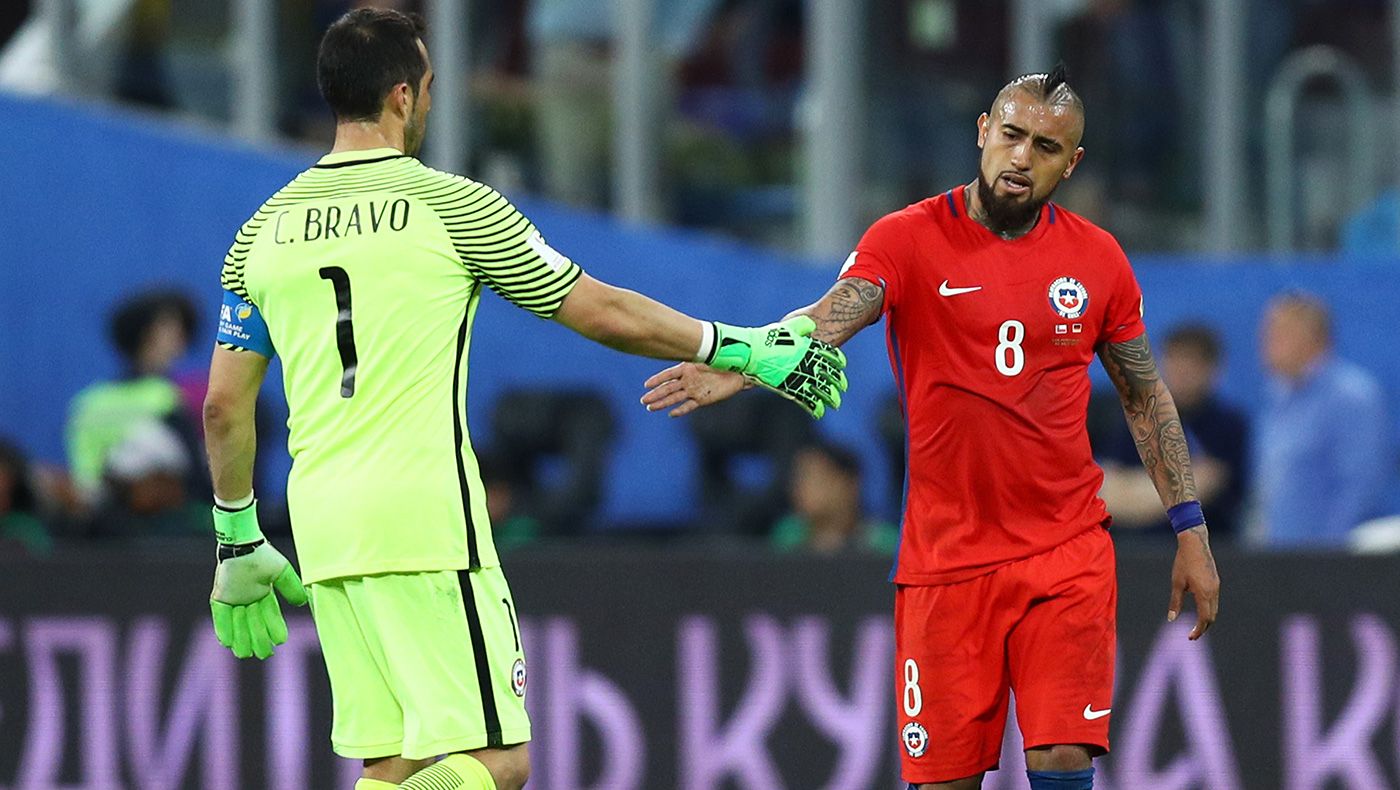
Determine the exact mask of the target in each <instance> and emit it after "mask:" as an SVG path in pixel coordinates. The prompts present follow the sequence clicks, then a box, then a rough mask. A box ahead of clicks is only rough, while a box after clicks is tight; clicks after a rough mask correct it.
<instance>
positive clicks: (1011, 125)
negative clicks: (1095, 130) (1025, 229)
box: [977, 91, 1084, 221]
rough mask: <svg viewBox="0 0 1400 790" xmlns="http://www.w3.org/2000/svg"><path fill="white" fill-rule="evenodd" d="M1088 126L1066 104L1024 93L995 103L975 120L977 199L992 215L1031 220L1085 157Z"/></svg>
mask: <svg viewBox="0 0 1400 790" xmlns="http://www.w3.org/2000/svg"><path fill="white" fill-rule="evenodd" d="M1083 128H1084V121H1083V118H1082V117H1081V116H1080V114H1079V112H1078V111H1077V110H1075V109H1074V108H1073V107H1071V106H1069V105H1066V104H1055V103H1046V102H1043V101H1040V100H1038V99H1036V98H1035V97H1034V96H1032V95H1031V94H1030V93H1028V92H1026V91H1011V92H1009V93H1007V94H1006V95H1003V96H1000V97H998V99H997V104H996V105H995V106H994V107H992V111H991V112H990V113H983V114H982V117H981V118H978V119H977V147H978V148H981V149H982V164H981V170H980V172H979V178H980V181H981V184H980V185H979V186H980V188H979V190H978V192H979V197H981V198H982V199H983V201H984V203H985V202H988V201H990V203H991V205H986V206H984V208H985V209H986V210H987V213H988V214H989V215H991V216H996V215H998V214H1022V215H1024V217H1025V219H1026V221H1030V220H1031V219H1032V218H1033V217H1034V216H1035V213H1036V212H1037V211H1039V210H1040V207H1041V206H1043V205H1045V201H1047V200H1049V199H1050V196H1051V195H1052V194H1054V192H1055V188H1056V187H1058V186H1059V185H1060V182H1061V181H1063V180H1065V179H1066V178H1069V177H1070V174H1072V173H1073V172H1074V168H1075V167H1076V166H1077V165H1078V164H1079V160H1080V158H1082V157H1083V156H1084V149H1083V148H1080V147H1079V138H1080V135H1081V134H1082V132H1083Z"/></svg>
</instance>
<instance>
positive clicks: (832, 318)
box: [797, 277, 885, 346]
mask: <svg viewBox="0 0 1400 790" xmlns="http://www.w3.org/2000/svg"><path fill="white" fill-rule="evenodd" d="M884 301H885V289H884V288H883V287H881V286H879V285H876V284H875V283H872V282H870V281H869V280H862V279H861V278H859V277H848V278H846V279H844V280H841V281H839V282H837V283H836V284H835V285H833V286H831V290H829V291H827V292H826V295H825V296H823V297H822V298H821V299H820V300H819V301H818V302H817V303H816V304H814V305H812V306H811V307H808V308H804V309H802V310H799V311H797V312H799V313H806V314H807V315H809V316H811V317H812V320H814V321H816V322H817V331H815V332H813V333H812V337H815V338H817V339H819V340H825V341H826V342H828V343H830V344H832V345H833V346H839V345H841V344H842V343H844V342H846V341H847V340H850V339H851V338H852V337H854V336H855V334H856V333H857V332H859V331H860V330H862V329H864V328H865V327H867V326H869V325H870V324H872V323H874V322H875V320H876V319H877V318H879V317H880V305H881V304H883V303H884Z"/></svg>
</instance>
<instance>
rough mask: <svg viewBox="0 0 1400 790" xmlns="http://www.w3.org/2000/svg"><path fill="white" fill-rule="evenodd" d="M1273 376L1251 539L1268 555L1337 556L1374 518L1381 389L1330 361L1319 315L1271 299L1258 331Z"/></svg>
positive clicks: (1295, 299)
mask: <svg viewBox="0 0 1400 790" xmlns="http://www.w3.org/2000/svg"><path fill="white" fill-rule="evenodd" d="M1260 335H1261V336H1260V345H1261V349H1262V354H1263V358H1264V364H1265V365H1266V366H1267V368H1268V369H1269V371H1270V372H1271V373H1272V374H1273V375H1274V377H1275V378H1274V381H1273V382H1271V387H1270V393H1269V397H1268V400H1267V403H1266V405H1265V409H1264V412H1263V414H1262V416H1261V418H1260V420H1259V423H1258V427H1257V431H1256V442H1255V452H1254V460H1255V469H1256V476H1255V479H1256V480H1257V481H1258V482H1257V489H1256V494H1257V498H1258V514H1257V515H1258V516H1259V518H1260V523H1259V524H1258V525H1257V526H1258V528H1259V535H1258V537H1259V538H1260V540H1261V541H1262V542H1263V543H1265V544H1266V545H1269V546H1274V547H1301V546H1341V545H1344V544H1345V542H1346V540H1347V537H1348V532H1349V531H1350V530H1351V528H1352V527H1355V526H1356V525H1357V524H1360V523H1361V522H1362V521H1364V520H1366V519H1368V518H1371V517H1373V516H1376V515H1378V514H1379V511H1380V509H1381V504H1382V497H1383V494H1384V490H1385V482H1386V480H1387V477H1388V476H1389V474H1390V471H1391V469H1392V455H1391V453H1392V448H1391V446H1390V444H1391V442H1390V423H1389V422H1388V421H1387V419H1386V414H1385V407H1384V404H1383V402H1382V397H1381V388H1380V384H1379V383H1378V382H1377V381H1376V378H1375V377H1374V376H1372V375H1371V374H1370V373H1369V372H1367V371H1365V370H1363V369H1361V368H1360V367H1358V366H1356V365H1354V364H1352V363H1350V362H1347V361H1345V360H1342V359H1339V358H1337V357H1336V356H1335V355H1334V353H1333V348H1332V343H1333V337H1332V321H1331V315H1330V313H1329V312H1328V309H1327V306H1326V305H1325V304H1323V303H1322V301H1321V300H1319V299H1318V298H1317V297H1315V296H1312V295H1309V294H1305V293H1297V292H1295V293H1288V294H1285V295H1283V296H1280V297H1278V298H1276V299H1275V300H1274V301H1273V302H1272V303H1271V304H1270V305H1269V307H1268V310H1267V311H1266V312H1265V315H1264V320H1263V323H1262V326H1261V329H1260Z"/></svg>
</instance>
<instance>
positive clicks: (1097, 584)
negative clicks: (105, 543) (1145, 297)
mask: <svg viewBox="0 0 1400 790" xmlns="http://www.w3.org/2000/svg"><path fill="white" fill-rule="evenodd" d="M1083 131H1084V107H1083V104H1082V103H1081V101H1080V99H1079V97H1078V96H1077V95H1076V94H1075V92H1074V90H1073V89H1072V88H1070V86H1069V85H1068V84H1067V82H1066V79H1065V74H1064V69H1063V67H1062V66H1057V67H1056V68H1055V69H1054V70H1053V71H1051V72H1050V73H1049V74H1030V75H1026V76H1023V77H1020V78H1018V79H1016V80H1013V81H1012V82H1011V83H1010V84H1008V85H1007V86H1006V87H1005V88H1003V89H1002V90H1001V92H1000V93H998V94H997V97H996V100H995V102H994V103H993V105H992V107H991V110H990V112H988V113H985V114H983V115H982V116H981V117H980V118H979V119H978V121H977V145H978V147H979V148H981V149H982V157H981V167H980V172H979V173H978V175H977V179H976V180H975V181H974V182H972V183H971V184H968V185H965V186H959V187H956V188H954V189H952V190H950V191H948V192H945V193H943V194H941V195H938V196H936V197H932V198H929V199H927V200H924V201H921V202H919V203H916V204H914V205H912V206H909V207H908V208H905V209H903V210H901V211H897V212H895V213H893V214H890V215H887V216H885V217H884V218H882V219H880V220H879V221H878V222H876V223H875V224H874V225H872V226H871V227H870V229H869V230H868V231H867V232H866V233H865V236H864V237H863V238H862V239H861V240H860V243H859V244H858V245H857V246H856V250H855V252H854V253H852V254H851V256H850V258H848V259H847V262H846V265H845V266H844V267H843V268H842V270H841V274H840V278H839V279H838V281H837V283H836V285H835V286H833V287H832V288H831V290H830V291H828V292H827V293H826V295H825V296H823V297H822V298H821V299H820V300H819V301H817V302H816V303H815V304H812V305H809V306H807V307H803V308H801V309H799V310H798V311H796V312H799V313H805V314H807V315H810V316H811V317H812V318H813V319H815V320H816V322H817V327H818V328H817V331H816V333H815V335H814V336H815V337H820V338H821V339H823V340H826V341H827V342H830V343H834V344H837V345H839V344H841V343H843V342H845V341H846V340H848V339H849V338H850V337H852V336H853V335H854V334H855V333H856V332H858V331H860V330H861V329H863V328H864V327H866V326H868V325H870V324H871V323H874V322H875V321H877V320H879V319H880V318H881V317H884V318H885V319H886V320H885V327H886V334H887V340H888V346H889V356H890V366H891V368H892V370H893V372H894V376H895V381H896V383H897V384H898V387H899V390H900V394H901V397H902V403H903V407H904V415H905V421H906V425H907V437H908V438H907V442H908V448H907V455H908V458H909V463H908V479H907V481H906V491H907V494H906V497H905V504H904V514H903V522H902V525H901V529H900V547H899V548H898V550H897V552H896V555H895V563H894V569H893V571H892V573H891V578H892V580H893V581H894V583H895V585H896V593H895V650H896V667H895V669H896V676H895V691H896V696H897V698H898V700H899V702H898V706H897V710H898V712H899V714H900V715H899V722H898V723H899V728H900V730H899V732H900V741H901V744H902V746H903V750H902V759H903V775H904V779H905V780H906V781H908V782H909V783H910V784H911V786H914V787H918V788H925V789H927V788H948V789H949V790H964V789H965V788H978V787H980V786H981V782H982V776H983V773H984V772H985V771H987V770H990V769H992V768H994V767H996V765H997V762H998V759H999V757H1000V748H1001V741H1002V731H1003V729H1004V728H1005V723H1006V716H1007V708H1008V693H1009V692H1010V691H1012V690H1014V691H1015V694H1016V714H1017V722H1018V724H1019V726H1020V728H1021V732H1022V735H1023V736H1024V740H1025V744H1026V764H1027V767H1028V769H1029V771H1028V772H1029V774H1030V779H1031V787H1032V788H1033V790H1084V789H1085V788H1091V787H1092V786H1093V764H1092V759H1093V757H1095V756H1097V755H1101V754H1104V753H1106V752H1107V751H1108V730H1109V719H1110V716H1109V713H1110V710H1111V707H1112V702H1111V700H1110V696H1111V694H1112V691H1113V666H1114V651H1115V612H1116V606H1117V583H1116V579H1115V576H1114V556H1113V544H1112V542H1111V541H1110V539H1109V536H1108V532H1107V529H1106V528H1107V527H1108V525H1109V523H1110V518H1109V515H1108V512H1107V510H1106V508H1105V507H1104V504H1103V501H1102V500H1101V499H1099V497H1098V490H1099V487H1100V485H1101V484H1102V482H1103V473H1102V472H1101V471H1100V470H1099V468H1098V467H1097V466H1096V465H1095V464H1094V461H1093V457H1092V455H1091V454H1090V449H1089V437H1088V433H1087V431H1086V427H1085V414H1086V409H1087V407H1088V402H1089V389H1090V383H1089V365H1090V363H1091V362H1092V361H1093V357H1094V355H1095V354H1097V355H1098V357H1099V359H1100V360H1101V361H1102V362H1103V365H1104V368H1105V369H1106V370H1107V371H1108V374H1109V377H1110V378H1111V379H1112V380H1113V383H1114V385H1115V386H1116V387H1117V389H1118V393H1119V395H1120V397H1121V399H1122V402H1123V410H1124V412H1125V414H1126V416H1127V419H1128V423H1129V425H1130V427H1131V429H1132V433H1133V437H1134V438H1135V439H1136V441H1137V445H1138V450H1139V453H1140V454H1141V456H1142V462H1143V465H1144V466H1145V467H1146V468H1147V471H1148V472H1149V474H1151V476H1152V480H1153V482H1154V483H1155V484H1156V487H1157V491H1158V493H1159V494H1160V495H1161V498H1162V503H1163V505H1164V506H1165V507H1166V508H1167V511H1168V514H1169V516H1170V517H1171V521H1172V526H1173V527H1174V528H1175V530H1176V532H1177V553H1176V560H1175V562H1174V564H1173V567H1172V577H1171V596H1170V599H1169V603H1168V605H1167V619H1168V620H1174V619H1176V617H1177V615H1178V614H1179V613H1180V612H1181V608H1182V602H1183V597H1184V596H1185V594H1186V593H1188V592H1189V593H1191V594H1192V595H1193V596H1194V597H1195V601H1196V625H1195V627H1194V628H1193V629H1192V630H1191V633H1190V638H1191V639H1198V638H1199V637H1200V636H1201V635H1202V634H1204V633H1205V632H1206V630H1207V629H1208V628H1210V625H1211V623H1213V622H1214V621H1215V617H1216V611H1217V606H1218V601H1219V590H1220V581H1219V577H1218V575H1217V573H1216V569H1215V561H1214V559H1213V558H1212V556H1211V552H1210V543H1209V539H1208V535H1207V531H1206V525H1205V519H1204V516H1203V515H1202V513H1201V507H1200V503H1199V502H1198V501H1197V500H1196V490H1195V483H1194V481H1193V479H1192V475H1191V462H1190V458H1189V455H1188V453H1187V447H1186V438H1185V435H1184V433H1183V431H1182V427H1181V420H1180V418H1179V417H1178V415H1177V410H1176V405H1175V404H1174V403H1173V402H1172V396H1171V393H1170V392H1168V391H1167V387H1166V385H1165V384H1164V383H1163V382H1162V379H1161V377H1160V376H1159V375H1158V372H1157V365H1156V362H1155V360H1154V359H1153V356H1152V351H1151V346H1150V345H1149V343H1148V339H1147V335H1146V334H1145V330H1144V328H1143V323H1142V294H1141V291H1140V290H1139V289H1138V284H1137V281H1136V279H1135V278H1134V276H1133V272H1132V268H1131V267H1130V266H1129V264H1128V259H1127V257H1126V256H1124V254H1123V251H1122V249H1121V248H1120V247H1119V246H1118V243H1117V242H1116V241H1115V240H1114V238H1113V237H1112V236H1111V235H1109V234H1108V233H1107V232H1106V231H1104V230H1101V229H1100V228H1098V227H1096V226H1095V225H1093V224H1092V223H1090V222H1089V221H1087V220H1085V219H1083V218H1082V217H1079V216H1077V215H1075V214H1072V213H1070V212H1068V211H1065V210H1064V209H1062V208H1059V207H1058V206H1056V205H1054V204H1053V203H1050V202H1049V200H1050V196H1051V195H1052V194H1053V193H1054V191H1055V188H1056V187H1057V186H1058V185H1059V183H1060V182H1061V181H1063V180H1064V179H1067V178H1069V177H1070V175H1071V174H1072V173H1073V172H1074V169H1075V167H1076V166H1077V165H1078V164H1079V161H1080V159H1081V158H1082V157H1083V155H1084V149H1082V148H1080V147H1079V141H1080V138H1081V136H1082V134H1083ZM646 386H647V387H648V388H649V391H648V392H647V394H646V395H645V396H644V397H643V402H644V403H646V404H647V406H648V408H649V409H651V410H653V411H655V410H661V409H671V410H672V411H671V414H672V416H680V415H683V414H687V413H689V412H691V411H693V410H694V409H696V408H699V407H701V406H705V405H708V404H711V403H715V402H717V401H719V400H723V399H724V398H727V397H729V396H731V395H733V394H734V393H736V392H738V391H739V390H741V389H743V388H744V387H745V386H746V384H745V382H744V379H743V378H741V377H740V376H738V375H736V374H728V373H719V372H716V371H713V370H710V369H708V368H705V367H702V366H697V365H693V364H683V365H677V366H675V367H672V368H669V369H667V370H665V371H662V372H661V373H658V374H657V375H655V376H653V377H652V378H651V379H649V380H648V381H647V383H646Z"/></svg>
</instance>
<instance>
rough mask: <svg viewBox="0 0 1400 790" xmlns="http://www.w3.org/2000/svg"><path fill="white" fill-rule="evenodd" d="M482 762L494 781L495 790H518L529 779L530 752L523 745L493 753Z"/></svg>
mask: <svg viewBox="0 0 1400 790" xmlns="http://www.w3.org/2000/svg"><path fill="white" fill-rule="evenodd" d="M478 759H480V758H478ZM482 762H483V763H485V764H486V767H487V769H488V770H489V771H490V772H491V778H492V779H494V780H496V790H520V789H521V788H522V787H524V786H525V783H526V782H527V781H529V779H530V750H529V749H528V748H526V746H525V745H524V744H521V745H519V746H515V747H512V748H510V749H503V750H500V751H494V752H493V753H492V754H491V756H490V758H489V759H483V760H482Z"/></svg>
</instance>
